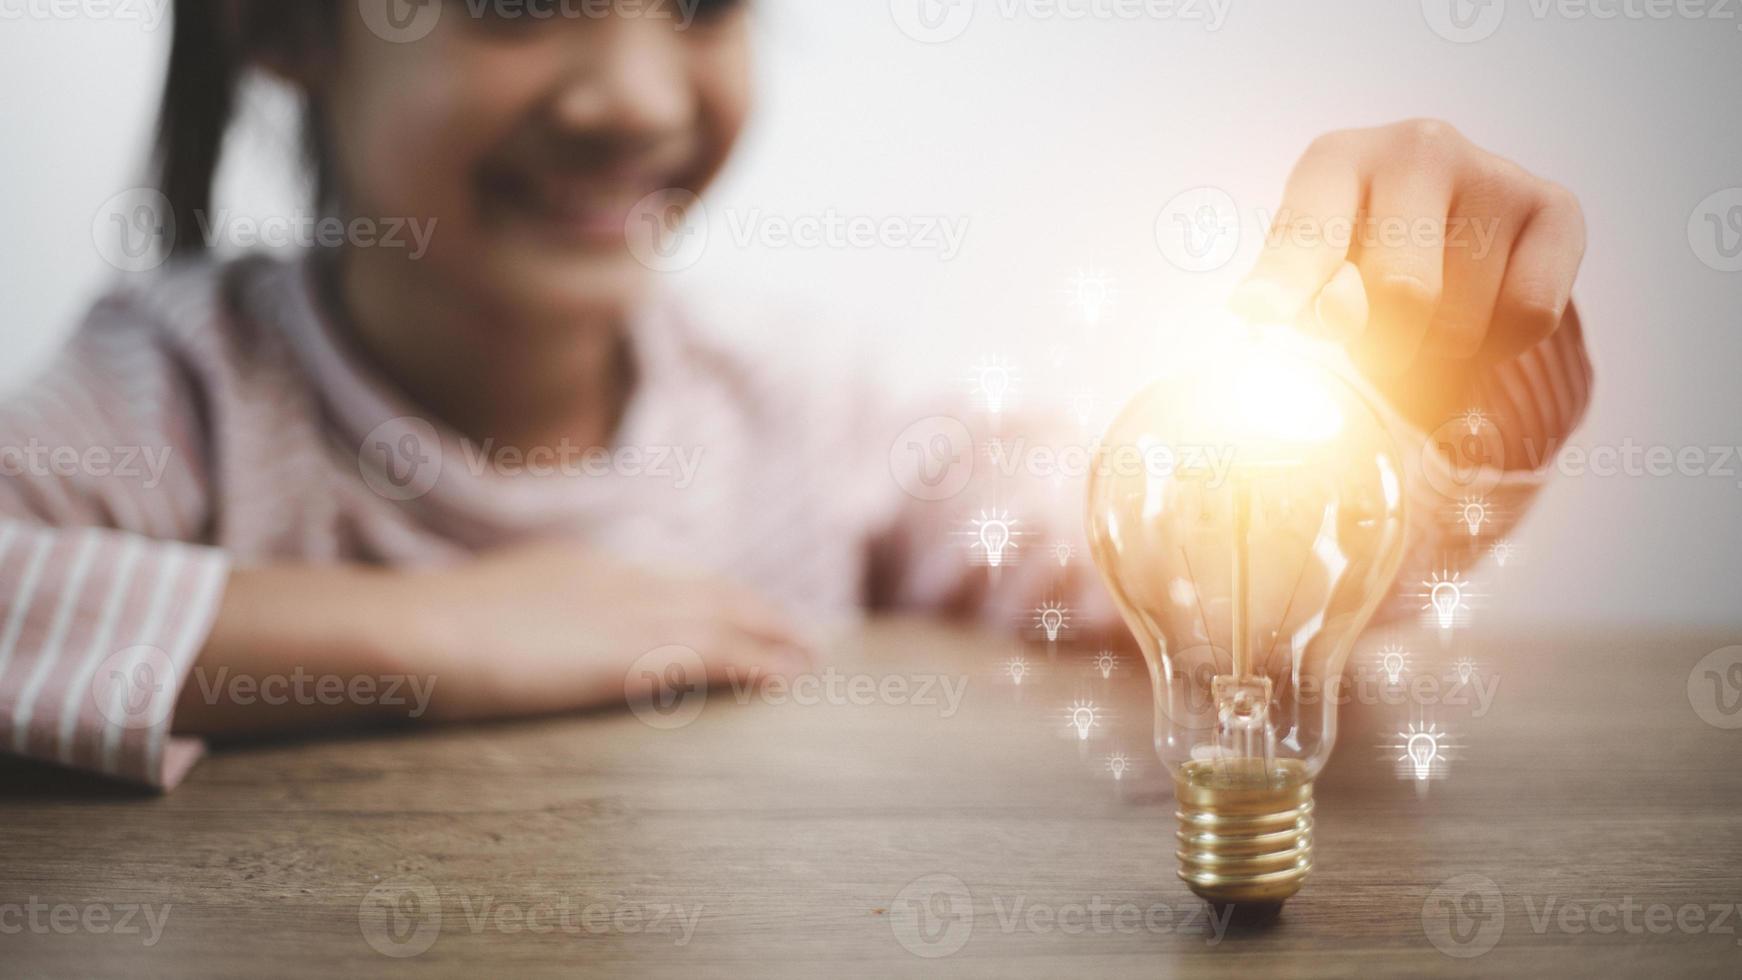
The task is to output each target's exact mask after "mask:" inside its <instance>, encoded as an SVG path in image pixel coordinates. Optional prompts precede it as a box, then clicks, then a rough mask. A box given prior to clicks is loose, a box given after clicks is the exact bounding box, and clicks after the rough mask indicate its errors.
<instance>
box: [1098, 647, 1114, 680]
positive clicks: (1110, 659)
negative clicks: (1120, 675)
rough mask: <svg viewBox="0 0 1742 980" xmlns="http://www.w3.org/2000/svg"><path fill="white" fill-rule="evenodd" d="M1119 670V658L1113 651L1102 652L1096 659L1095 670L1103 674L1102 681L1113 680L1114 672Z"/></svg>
mask: <svg viewBox="0 0 1742 980" xmlns="http://www.w3.org/2000/svg"><path fill="white" fill-rule="evenodd" d="M1118 668H1119V657H1118V655H1116V654H1114V653H1113V651H1111V650H1102V651H1101V652H1100V653H1099V654H1097V655H1096V657H1095V669H1096V670H1098V671H1100V672H1101V679H1102V680H1109V681H1110V680H1112V679H1113V671H1115V670H1117V669H1118Z"/></svg>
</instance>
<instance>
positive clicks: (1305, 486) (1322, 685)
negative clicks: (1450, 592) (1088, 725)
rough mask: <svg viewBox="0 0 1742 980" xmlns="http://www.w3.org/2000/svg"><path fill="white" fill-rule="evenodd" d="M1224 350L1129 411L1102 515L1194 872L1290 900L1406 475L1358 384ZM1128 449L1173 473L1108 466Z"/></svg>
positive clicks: (1380, 595) (1377, 596)
mask: <svg viewBox="0 0 1742 980" xmlns="http://www.w3.org/2000/svg"><path fill="white" fill-rule="evenodd" d="M1224 346H1225V349H1223V350H1221V351H1219V352H1218V353H1217V355H1216V356H1214V357H1212V358H1210V359H1208V360H1201V361H1200V362H1198V363H1193V364H1191V365H1189V366H1187V367H1185V368H1182V369H1181V370H1179V371H1177V372H1175V373H1174V374H1173V375H1172V376H1169V377H1166V378H1163V379H1162V380H1160V381H1158V382H1157V383H1155V384H1153V385H1151V386H1150V387H1149V388H1147V389H1145V390H1144V391H1143V392H1141V393H1140V394H1139V395H1138V396H1137V397H1136V398H1135V399H1134V400H1133V401H1132V402H1131V403H1130V404H1129V405H1127V406H1126V407H1125V409H1124V410H1123V411H1122V412H1121V413H1120V415H1119V417H1118V419H1117V420H1116V421H1115V422H1114V423H1113V425H1112V427H1111V428H1110V429H1109V430H1108V432H1107V434H1106V435H1105V436H1103V438H1102V440H1101V443H1100V448H1099V449H1098V454H1099V457H1098V458H1097V460H1096V463H1095V465H1093V466H1092V467H1091V468H1090V473H1091V476H1090V485H1089V508H1088V519H1087V524H1088V530H1089V541H1090V551H1091V553H1092V554H1093V555H1094V558H1095V562H1096V564H1097V566H1098V567H1099V568H1100V570H1101V573H1102V576H1103V577H1104V578H1105V580H1106V582H1107V585H1108V587H1109V589H1110V591H1111V593H1112V596H1113V599H1114V601H1115V602H1116V603H1117V605H1118V607H1119V609H1120V611H1121V613H1122V614H1123V616H1124V618H1125V621H1126V623H1127V625H1129V626H1130V628H1131V631H1132V632H1133V633H1134V634H1135V635H1136V638H1137V641H1138V644H1139V646H1141V648H1142V650H1143V654H1144V659H1145V661H1146V663H1147V664H1148V666H1149V672H1150V678H1151V682H1152V686H1153V689H1154V696H1155V744H1156V749H1157V752H1158V754H1159V755H1160V756H1161V759H1162V761H1163V762H1164V763H1166V764H1167V766H1168V768H1169V770H1170V771H1171V772H1172V773H1173V776H1174V787H1175V795H1176V798H1177V801H1178V812H1179V818H1180V829H1179V835H1178V836H1179V849H1178V856H1179V859H1180V870H1179V873H1180V877H1181V878H1183V879H1184V880H1185V881H1186V883H1187V885H1188V886H1190V887H1191V889H1192V890H1193V891H1195V892H1196V893H1197V894H1199V895H1200V896H1203V897H1204V898H1205V899H1207V900H1209V901H1211V902H1214V903H1231V902H1239V903H1255V904H1268V905H1275V904H1280V903H1281V902H1283V901H1284V900H1286V899H1287V898H1288V897H1289V896H1291V895H1293V894H1294V893H1295V892H1296V891H1297V890H1298V889H1299V888H1300V885H1301V882H1302V881H1303V880H1304V879H1305V877H1306V874H1307V872H1308V870H1310V868H1311V866H1312V823H1313V821H1312V811H1313V800H1312V781H1313V779H1314V778H1315V777H1316V776H1317V775H1318V773H1319V771H1320V770H1321V769H1322V768H1323V766H1324V763H1325V761H1326V759H1328V758H1329V756H1330V752H1331V746H1332V742H1333V740H1334V739H1335V737H1336V708H1335V704H1334V703H1333V702H1334V699H1333V698H1330V697H1327V696H1325V692H1326V690H1327V688H1328V686H1329V684H1331V683H1332V682H1334V681H1336V680H1337V679H1338V678H1339V677H1340V675H1341V674H1342V671H1343V667H1344V665H1345V663H1346V662H1347V660H1348V657H1349V653H1350V650H1351V648H1352V647H1353V645H1354V642H1355V639H1356V638H1357V636H1358V635H1359V634H1360V632H1361V630H1362V628H1363V627H1365V626H1366V624H1367V623H1368V621H1369V620H1370V619H1371V618H1372V616H1373V613H1374V612H1375V611H1376V610H1377V609H1378V607H1379V604H1380V603H1381V601H1383V599H1384V598H1385V596H1386V593H1387V590H1388V588H1389V587H1390V585H1391V583H1392V580H1393V578H1394V577H1395V576H1396V574H1397V569H1398V565H1399V564H1400V562H1401V560H1402V557H1403V549H1404V540H1405V536H1404V526H1405V525H1404V493H1403V466H1402V462H1401V457H1400V456H1399V453H1398V450H1397V447H1396V445H1395V444H1394V442H1393V440H1392V438H1391V435H1390V433H1389V431H1388V430H1387V429H1386V427H1385V425H1384V423H1383V422H1382V421H1381V420H1380V418H1379V416H1378V415H1377V413H1376V412H1375V411H1374V409H1373V408H1372V406H1371V405H1370V404H1369V403H1368V402H1367V401H1366V399H1365V398H1364V397H1363V396H1362V395H1361V394H1360V392H1358V391H1357V390H1356V389H1355V387H1354V386H1353V385H1352V384H1351V383H1350V382H1348V381H1346V380H1343V379H1342V378H1341V377H1339V376H1338V375H1337V374H1336V373H1334V372H1332V371H1331V370H1330V369H1328V368H1326V367H1323V366H1321V365H1320V364H1318V363H1316V361H1315V360H1314V359H1312V358H1310V357H1307V356H1305V355H1303V354H1297V353H1294V352H1291V351H1288V350H1287V349H1286V348H1285V347H1283V346H1282V345H1280V344H1276V343H1273V342H1272V343H1263V342H1257V341H1255V340H1246V341H1244V342H1241V343H1238V344H1230V345H1224ZM1133 449H1135V450H1136V452H1137V456H1136V457H1135V458H1142V459H1167V460H1170V461H1176V462H1173V463H1172V464H1171V465H1168V466H1165V467H1161V466H1146V467H1118V466H1112V465H1106V464H1107V463H1108V460H1109V459H1111V458H1113V457H1111V456H1110V454H1115V453H1130V452H1132V450H1133ZM1212 450H1213V452H1211V451H1212ZM1229 458H1231V459H1232V460H1233V462H1232V464H1231V465H1229V466H1227V467H1226V468H1225V469H1222V470H1218V469H1216V468H1215V467H1213V466H1211V465H1210V464H1209V463H1208V462H1207V461H1208V460H1227V459H1229ZM1192 460H1203V461H1206V462H1199V463H1193V462H1186V461H1192Z"/></svg>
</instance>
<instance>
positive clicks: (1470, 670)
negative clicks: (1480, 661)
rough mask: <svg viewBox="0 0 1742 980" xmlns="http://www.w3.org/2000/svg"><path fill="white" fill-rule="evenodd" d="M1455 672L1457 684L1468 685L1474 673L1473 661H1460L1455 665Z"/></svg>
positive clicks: (1474, 665)
mask: <svg viewBox="0 0 1742 980" xmlns="http://www.w3.org/2000/svg"><path fill="white" fill-rule="evenodd" d="M1457 671H1458V683H1460V684H1468V683H1470V677H1471V675H1473V674H1474V673H1476V664H1475V662H1474V661H1472V660H1469V659H1464V660H1460V661H1458V663H1457Z"/></svg>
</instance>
